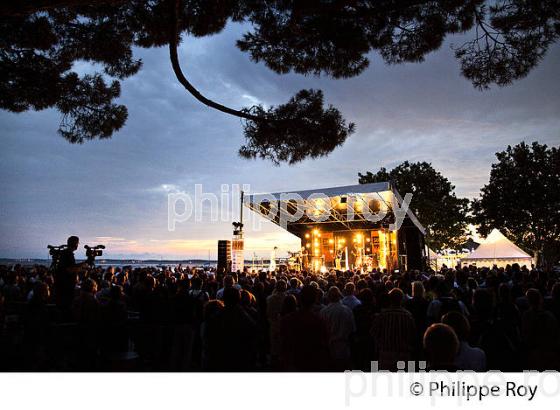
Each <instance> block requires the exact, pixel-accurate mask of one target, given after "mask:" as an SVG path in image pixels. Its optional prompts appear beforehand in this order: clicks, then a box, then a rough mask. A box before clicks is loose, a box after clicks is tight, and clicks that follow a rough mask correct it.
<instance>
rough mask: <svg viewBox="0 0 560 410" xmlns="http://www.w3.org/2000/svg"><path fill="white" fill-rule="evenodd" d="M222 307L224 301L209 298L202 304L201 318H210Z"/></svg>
mask: <svg viewBox="0 0 560 410" xmlns="http://www.w3.org/2000/svg"><path fill="white" fill-rule="evenodd" d="M223 309H224V303H223V302H222V301H221V300H211V301H209V302H208V303H207V304H206V305H205V306H204V312H203V318H204V320H205V321H206V320H210V319H212V318H214V317H216V316H217V315H218V314H219V313H220V312H221V311H222V310H223Z"/></svg>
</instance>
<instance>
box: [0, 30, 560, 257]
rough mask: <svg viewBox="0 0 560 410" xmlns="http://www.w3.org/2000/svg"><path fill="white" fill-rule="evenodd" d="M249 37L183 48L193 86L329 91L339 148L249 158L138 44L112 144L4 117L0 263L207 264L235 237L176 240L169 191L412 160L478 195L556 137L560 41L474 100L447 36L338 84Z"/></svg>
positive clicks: (228, 34) (38, 120) (327, 181)
mask: <svg viewBox="0 0 560 410" xmlns="http://www.w3.org/2000/svg"><path fill="white" fill-rule="evenodd" d="M243 30H244V28H243V27H242V26H239V25H231V26H229V27H228V28H227V29H226V30H225V31H224V32H223V33H221V34H220V35H218V36H215V37H212V38H204V39H196V40H195V39H187V40H186V41H185V42H184V43H183V45H182V46H181V60H182V63H183V65H184V70H185V71H186V72H187V73H188V75H189V77H190V79H191V80H192V82H193V83H194V84H196V86H197V87H198V88H199V89H200V90H201V91H202V92H203V93H204V94H206V95H207V96H209V97H210V98H213V99H215V100H218V101H220V102H222V103H224V104H227V105H230V106H233V107H242V106H247V105H251V104H254V103H255V102H260V103H263V104H266V105H271V104H279V103H283V102H285V101H286V100H287V99H288V98H289V97H290V96H291V95H293V94H294V93H295V92H296V91H297V90H299V89H301V88H310V87H315V88H322V89H323V90H324V91H325V97H326V99H327V101H328V102H329V103H332V104H334V105H335V106H337V107H339V108H340V109H341V110H342V111H343V113H344V114H345V116H346V117H347V118H348V119H349V120H351V121H354V122H356V124H357V127H358V131H357V132H356V134H355V135H353V136H352V137H351V138H350V139H349V140H348V141H347V142H346V144H345V145H344V146H343V147H340V148H339V149H338V150H337V151H335V152H334V153H333V154H332V155H331V156H329V157H328V158H323V159H319V160H315V161H306V162H304V163H301V164H298V165H296V166H280V167H274V166H272V165H271V164H270V163H267V162H262V161H245V160H242V159H240V158H239V157H238V156H237V149H238V148H239V146H240V145H241V144H242V143H243V137H242V129H241V125H240V122H239V120H238V119H236V118H231V117H227V116H225V115H224V114H221V113H218V112H215V111H213V110H211V109H209V108H207V107H205V106H203V105H201V104H199V103H198V102H197V101H195V100H194V99H193V98H192V97H191V96H190V95H189V94H187V93H186V92H185V91H184V90H183V89H182V88H181V86H180V85H179V84H178V83H177V82H176V81H175V79H174V77H173V73H172V71H171V68H170V64H169V60H168V56H167V49H165V48H158V49H150V50H136V54H137V56H139V57H141V58H142V59H143V61H144V66H143V69H142V70H141V71H140V73H139V74H138V75H136V76H134V77H132V78H130V79H128V80H126V81H125V82H124V84H123V87H122V90H123V93H122V101H123V103H125V104H126V105H127V106H128V109H129V119H128V122H127V125H126V126H125V128H124V129H123V130H122V131H120V132H119V133H118V134H116V135H115V136H114V137H113V138H112V140H110V141H95V142H89V143H86V144H84V145H81V146H76V145H70V144H68V143H66V142H65V141H64V140H63V139H62V138H60V137H59V136H58V135H56V129H57V126H58V121H59V117H58V113H56V112H54V111H44V112H38V113H25V114H19V115H16V114H10V113H6V112H1V113H0V125H1V128H0V129H1V130H2V153H1V161H0V187H1V188H2V193H3V199H2V202H1V205H0V217H1V218H0V229H1V232H2V233H3V235H2V238H1V239H0V256H6V257H36V256H45V255H46V252H45V246H46V244H47V243H56V242H62V241H63V240H64V239H65V238H66V236H68V235H69V234H73V233H77V234H79V235H81V236H82V237H83V242H84V241H91V242H94V241H96V240H97V238H96V237H114V238H122V239H121V240H116V241H114V242H110V243H111V245H112V248H113V250H111V249H109V251H108V255H110V256H111V255H112V256H128V255H131V254H134V255H137V256H138V257H142V256H144V257H155V256H157V255H162V254H163V255H167V256H170V257H194V256H199V257H200V256H201V255H202V256H203V257H206V256H207V252H206V251H205V249H206V248H208V249H211V251H212V255H214V254H215V251H214V245H213V244H214V240H216V239H218V238H222V237H228V236H229V235H230V224H229V223H228V222H222V223H215V224H200V223H194V222H189V223H185V224H182V225H180V226H179V227H178V229H177V230H176V231H175V232H168V231H167V197H166V192H167V191H166V189H168V188H169V187H170V186H173V187H174V188H175V189H179V190H185V191H190V192H192V191H193V190H194V184H196V183H201V184H203V186H204V189H205V190H206V191H213V192H219V190H220V185H221V184H232V183H240V184H242V183H248V184H251V187H252V190H253V191H259V192H264V191H282V190H290V189H301V188H320V187H327V186H333V185H344V184H353V183H356V182H357V173H358V172H364V171H367V170H372V171H374V170H376V169H378V168H379V167H380V166H386V167H392V166H395V165H397V164H398V163H400V162H402V161H404V160H407V159H408V160H413V161H417V160H426V161H431V162H432V163H433V164H434V165H435V166H436V168H438V169H439V170H441V171H442V172H443V173H444V174H445V175H446V176H448V177H449V178H450V179H451V180H452V181H453V182H454V183H455V185H456V186H457V191H458V193H459V194H460V195H464V196H471V197H472V196H475V195H476V194H477V192H478V190H479V189H480V187H481V186H482V185H483V184H484V183H485V182H486V181H487V179H488V175H489V171H490V164H491V163H492V161H493V160H494V153H495V152H496V151H498V150H502V149H503V148H505V146H506V145H508V144H516V143H518V142H520V141H522V140H526V141H533V140H538V141H540V142H544V143H548V144H558V143H559V142H560V131H559V129H560V119H559V118H558V113H559V112H560V83H559V82H558V81H557V73H558V66H559V62H560V49H559V47H558V46H555V47H554V48H553V49H551V50H550V52H549V53H548V55H547V56H546V58H545V59H544V61H543V62H542V64H541V65H540V66H539V67H538V68H536V69H535V70H534V71H533V72H532V73H531V74H530V75H529V76H528V77H527V78H526V79H523V80H521V81H518V82H517V83H515V84H514V85H512V86H510V87H507V88H495V89H492V90H489V91H485V92H480V91H477V90H475V89H474V88H473V87H472V85H471V84H470V83H469V82H468V81H467V80H465V79H464V78H462V77H461V76H460V73H459V67H458V63H457V62H456V61H455V59H454V58H453V55H452V51H451V50H450V49H449V42H448V43H447V44H445V45H444V46H443V47H442V49H441V50H439V51H438V52H436V53H432V54H430V55H429V56H428V57H427V59H426V62H425V63H423V64H406V65H401V66H387V65H385V64H383V63H382V62H381V61H380V59H379V58H377V57H376V56H375V55H372V56H371V59H372V64H371V67H370V68H369V69H368V70H367V71H366V72H365V73H364V74H363V75H361V76H360V77H358V78H354V79H349V80H337V81H335V80H332V79H328V78H316V77H303V76H298V75H293V74H288V75H284V76H279V75H277V74H275V73H272V72H271V71H269V70H267V69H266V68H265V67H264V66H262V65H256V64H253V63H251V62H250V61H249V58H248V56H247V55H244V54H242V53H241V52H239V51H238V50H237V49H236V48H235V46H234V44H235V40H236V39H237V38H238V37H239V35H240V34H241V33H242V32H243ZM459 40H460V39H458V38H455V39H451V41H455V42H458V41H459ZM84 69H87V67H84ZM166 187H167V188H166ZM248 237H249V238H251V239H250V240H249V245H250V246H251V247H253V248H255V249H257V248H259V250H260V251H261V253H262V252H263V251H262V249H263V248H262V247H259V244H258V241H259V239H260V240H261V243H264V244H272V243H274V242H275V241H277V242H278V243H279V244H281V249H284V250H285V249H286V248H287V247H290V246H292V247H293V246H297V244H296V242H295V241H294V240H293V239H292V238H290V236H289V235H288V234H286V233H284V232H281V231H280V230H279V229H278V228H275V227H273V226H271V225H270V224H266V225H265V228H264V230H263V231H262V232H248ZM101 239H107V238H101ZM197 243H199V244H200V245H198V246H197ZM249 245H248V246H249ZM266 246H268V245H266ZM271 246H272V245H270V246H269V247H271ZM111 252H112V253H111ZM265 253H266V252H265ZM214 256H215V255H214Z"/></svg>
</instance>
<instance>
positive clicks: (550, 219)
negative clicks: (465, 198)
mask: <svg viewBox="0 0 560 410" xmlns="http://www.w3.org/2000/svg"><path fill="white" fill-rule="evenodd" d="M496 158H497V159H498V162H497V163H495V164H493V165H492V171H491V172H490V182H489V183H488V184H487V185H485V186H484V187H483V188H482V190H481V195H480V198H478V199H475V200H474V201H473V202H472V214H473V221H474V223H475V224H477V225H478V227H477V230H478V232H479V233H480V234H481V235H488V234H489V233H490V232H491V231H492V229H494V228H498V229H501V230H503V231H504V232H505V233H506V234H507V236H509V237H510V238H514V239H515V241H516V242H517V243H519V244H520V245H521V246H523V247H525V249H527V250H529V251H532V252H533V254H534V256H535V257H537V260H538V261H539V264H541V265H549V266H551V265H552V264H554V263H557V262H558V258H559V257H560V187H559V182H558V181H560V149H559V148H558V147H551V148H548V147H547V146H546V145H541V144H539V143H537V142H533V144H532V145H527V144H525V143H524V142H523V143H521V144H519V145H516V146H514V147H511V146H508V147H507V149H506V150H505V151H503V152H498V153H496Z"/></svg>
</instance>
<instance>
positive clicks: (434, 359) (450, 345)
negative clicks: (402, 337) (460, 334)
mask: <svg viewBox="0 0 560 410" xmlns="http://www.w3.org/2000/svg"><path fill="white" fill-rule="evenodd" d="M424 350H425V351H426V356H427V358H428V360H429V363H430V367H431V368H432V369H438V368H446V367H449V366H453V363H454V362H455V356H456V355H457V351H458V350H459V339H458V338H457V335H456V334H455V332H454V331H453V329H452V328H451V327H450V326H448V325H446V324H443V323H434V324H433V325H431V326H430V327H428V329H426V332H425V333H424Z"/></svg>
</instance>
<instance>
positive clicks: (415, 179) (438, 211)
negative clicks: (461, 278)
mask: <svg viewBox="0 0 560 410" xmlns="http://www.w3.org/2000/svg"><path fill="white" fill-rule="evenodd" d="M358 176H359V183H360V184H367V183H371V182H383V181H390V182H391V183H392V184H393V185H394V186H395V187H396V189H397V191H398V192H399V193H400V194H401V195H403V196H404V195H406V194H407V193H411V194H412V201H411V203H410V208H411V209H412V210H413V212H414V213H415V214H416V216H417V217H418V219H419V221H420V222H421V223H422V225H423V226H424V227H425V228H426V231H427V233H426V243H427V244H428V246H430V248H432V249H434V250H440V249H448V248H450V249H457V248H459V247H460V246H461V245H462V244H463V243H464V242H465V241H466V234H467V211H468V205H469V200H468V199H465V198H457V197H456V196H455V192H454V190H455V186H453V185H452V184H451V182H449V180H448V179H447V178H445V177H444V176H443V175H442V174H441V173H440V172H438V171H436V170H435V169H434V168H433V167H432V164H430V163H427V162H415V163H410V162H408V161H405V162H403V163H402V164H400V165H399V166H397V167H395V168H393V169H392V170H390V171H387V169H386V168H381V169H379V171H377V172H376V173H375V174H373V173H371V172H366V173H365V174H361V173H359V174H358Z"/></svg>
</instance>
